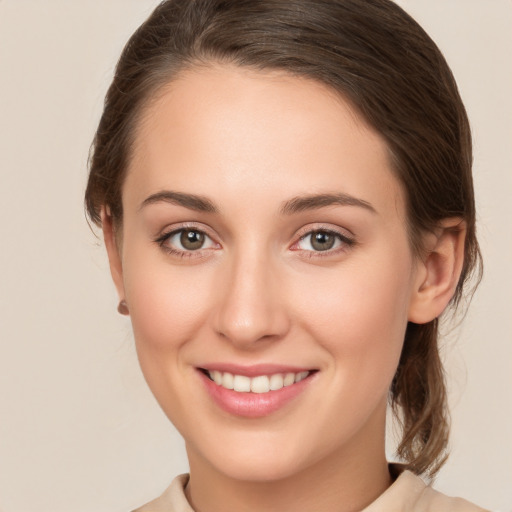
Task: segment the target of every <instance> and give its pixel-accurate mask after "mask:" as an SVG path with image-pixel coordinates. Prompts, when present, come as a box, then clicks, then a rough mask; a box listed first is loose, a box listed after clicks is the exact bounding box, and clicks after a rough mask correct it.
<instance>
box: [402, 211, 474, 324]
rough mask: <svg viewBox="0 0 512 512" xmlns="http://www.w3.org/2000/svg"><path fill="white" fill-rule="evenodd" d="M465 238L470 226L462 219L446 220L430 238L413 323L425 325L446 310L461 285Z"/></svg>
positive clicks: (421, 264)
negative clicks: (467, 227) (459, 283)
mask: <svg viewBox="0 0 512 512" xmlns="http://www.w3.org/2000/svg"><path fill="white" fill-rule="evenodd" d="M465 238H466V224H465V222H464V221H463V220H462V219H460V218H454V219H445V220H444V221H442V222H441V224H440V226H439V229H438V230H436V232H435V233H429V234H428V235H426V237H425V239H424V247H425V256H424V257H423V259H422V261H419V262H418V271H417V273H416V282H415V285H414V289H413V296H412V297H411V301H410V305H409V317H408V320H409V321H410V322H414V323H417V324H425V323H427V322H430V321H431V320H434V319H435V318H437V317H439V316H440V315H441V314H442V312H443V311H444V310H445V308H446V306H447V305H448V303H449V302H450V300H451V298H452V297H453V295H454V293H455V289H456V287H457V284H458V282H459V277H460V274H461V271H462V266H463V263H464V242H465Z"/></svg>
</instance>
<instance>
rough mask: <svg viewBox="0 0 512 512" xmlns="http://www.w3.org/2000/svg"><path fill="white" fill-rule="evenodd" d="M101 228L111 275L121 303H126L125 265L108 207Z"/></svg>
mask: <svg viewBox="0 0 512 512" xmlns="http://www.w3.org/2000/svg"><path fill="white" fill-rule="evenodd" d="M101 228H102V230H103V239H104V241H105V247H106V249H107V254H108V261H109V265H110V274H111V275H112V280H113V281H114V285H115V287H116V289H117V294H118V296H119V300H120V301H124V298H125V294H124V282H123V264H122V259H121V253H120V250H119V247H118V244H117V240H116V233H115V228H114V224H113V222H112V217H111V215H110V211H109V210H108V208H107V207H105V206H103V207H102V208H101Z"/></svg>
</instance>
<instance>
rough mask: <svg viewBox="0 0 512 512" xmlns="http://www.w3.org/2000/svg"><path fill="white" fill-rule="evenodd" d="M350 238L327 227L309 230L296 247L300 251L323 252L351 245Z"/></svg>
mask: <svg viewBox="0 0 512 512" xmlns="http://www.w3.org/2000/svg"><path fill="white" fill-rule="evenodd" d="M353 243H354V241H353V240H351V239H350V238H348V237H346V236H344V235H342V234H341V233H337V232H336V231H330V230H327V229H318V230H315V231H310V232H309V233H306V234H305V235H304V236H302V237H301V238H300V240H299V241H298V242H297V244H296V247H297V249H299V250H302V251H313V252H325V251H332V250H333V249H338V248H339V247H341V246H343V245H348V246H350V245H353Z"/></svg>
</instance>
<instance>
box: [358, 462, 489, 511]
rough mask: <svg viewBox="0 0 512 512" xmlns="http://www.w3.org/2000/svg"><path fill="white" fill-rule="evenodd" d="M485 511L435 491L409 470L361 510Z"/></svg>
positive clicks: (460, 499) (462, 500)
mask: <svg viewBox="0 0 512 512" xmlns="http://www.w3.org/2000/svg"><path fill="white" fill-rule="evenodd" d="M391 510H392V511H393V512H487V511H486V510H485V509H483V508H480V507H478V506H477V505H474V504H473V503H470V502H469V501H466V500H464V499H462V498H452V497H449V496H446V495H445V494H443V493H441V492H438V491H436V490H435V489H433V488H432V487H431V486H429V485H427V484H425V482H424V481H423V480H422V479H421V478H420V477H419V476H416V475H415V474H413V473H411V472H410V471H403V472H402V473H401V474H400V476H399V477H398V478H397V479H396V480H395V482H394V483H393V484H392V485H391V487H389V488H388V489H387V490H386V492H384V494H382V495H381V496H380V497H379V498H377V500H376V501H374V502H373V503H372V504H371V505H370V506H369V507H367V508H365V509H364V511H363V512H388V511H391Z"/></svg>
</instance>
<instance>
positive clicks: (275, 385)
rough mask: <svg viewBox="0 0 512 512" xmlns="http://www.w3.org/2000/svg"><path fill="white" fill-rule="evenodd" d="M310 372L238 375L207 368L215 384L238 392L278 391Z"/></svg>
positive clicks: (207, 372)
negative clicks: (253, 375)
mask: <svg viewBox="0 0 512 512" xmlns="http://www.w3.org/2000/svg"><path fill="white" fill-rule="evenodd" d="M310 373H311V372H309V371H302V372H297V373H292V372H289V373H284V374H283V373H275V374H272V375H257V376H255V377H247V376H246V375H236V374H233V373H230V372H220V371H218V370H213V371H209V370H206V374H207V375H208V377H209V378H210V379H211V380H213V381H214V382H215V384H217V385H218V386H221V387H223V388H224V389H229V390H233V391H236V392H238V393H268V392H270V391H278V390H280V389H281V388H283V387H287V386H291V385H292V384H295V383H296V382H300V381H301V380H304V379H305V378H306V377H307V376H308V375H309V374H310Z"/></svg>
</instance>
